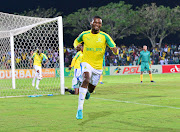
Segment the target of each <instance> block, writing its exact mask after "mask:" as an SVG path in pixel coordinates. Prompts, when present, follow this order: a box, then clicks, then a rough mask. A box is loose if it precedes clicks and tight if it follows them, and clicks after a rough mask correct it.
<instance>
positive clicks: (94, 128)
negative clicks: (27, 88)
mask: <svg viewBox="0 0 180 132" xmlns="http://www.w3.org/2000/svg"><path fill="white" fill-rule="evenodd" d="M153 79H154V80H155V81H156V83H150V81H149V76H148V75H144V81H143V84H140V81H139V75H129V76H104V78H103V82H104V84H103V85H100V84H98V86H97V88H96V93H95V94H92V95H91V98H90V99H89V100H86V101H85V104H84V118H83V120H76V118H75V116H76V112H77V104H78V96H75V95H69V94H66V95H64V96H63V95H56V96H50V97H48V96H43V97H37V98H29V97H21V98H3V99H0V104H1V105H0V132H6V131H8V132H29V131H36V132H42V131H48V132H54V131H57V132H76V131H86V132H105V131H107V132H117V131H120V132H135V131H152V132H160V131H161V132H171V131H172V132H179V131H180V74H160V75H153ZM44 80H45V79H44ZM71 80H72V78H70V77H67V78H65V81H66V86H68V87H70V86H71ZM22 81H23V82H24V80H22ZM29 83H31V81H29ZM40 83H42V82H40ZM19 85H20V80H19ZM49 85H50V83H49ZM42 86H43V85H42V84H41V87H42ZM44 87H46V86H44ZM9 92H10V91H8V92H7V93H9ZM123 101H128V102H123ZM153 105H154V106H153Z"/></svg>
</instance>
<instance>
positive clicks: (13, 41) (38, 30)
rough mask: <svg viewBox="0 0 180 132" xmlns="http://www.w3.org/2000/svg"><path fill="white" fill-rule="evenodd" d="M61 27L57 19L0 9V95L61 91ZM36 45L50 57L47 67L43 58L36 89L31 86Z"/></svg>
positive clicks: (41, 93) (62, 59) (62, 83)
mask: <svg viewBox="0 0 180 132" xmlns="http://www.w3.org/2000/svg"><path fill="white" fill-rule="evenodd" d="M60 26H62V24H61V25H60V24H59V18H52V19H50V18H48V19H47V18H33V17H25V16H19V15H11V14H7V13H1V12H0V97H5V96H20V95H44V94H60V93H62V91H61V86H63V85H64V82H62V81H63V80H61V81H60V70H59V69H60V67H61V69H62V68H63V67H64V63H63V61H64V58H63V53H61V52H63V49H62V48H63V44H61V46H60V38H62V37H60V36H62V32H59V30H60ZM61 42H62V41H61ZM12 46H13V47H12ZM37 48H41V49H42V52H43V53H44V54H45V55H46V56H47V57H48V60H49V62H48V64H47V65H46V66H45V65H44V64H45V60H44V59H43V61H42V76H43V79H42V80H41V81H40V83H39V90H37V89H35V87H33V86H32V80H33V78H34V76H35V70H34V69H33V68H31V67H30V59H31V57H32V55H33V53H34V52H36V50H37ZM12 50H14V51H12ZM13 53H14V55H13ZM60 56H61V57H60ZM60 58H61V59H60ZM12 61H14V63H13V62H12ZM60 62H61V63H60ZM60 64H62V65H63V66H61V65H60ZM13 65H14V68H15V70H14V71H13ZM13 73H14V74H13ZM61 74H64V72H62V73H61ZM13 76H14V77H15V81H13V79H12V78H13ZM61 76H62V75H61ZM13 82H14V83H15V86H14V87H13Z"/></svg>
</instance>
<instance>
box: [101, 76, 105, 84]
mask: <svg viewBox="0 0 180 132" xmlns="http://www.w3.org/2000/svg"><path fill="white" fill-rule="evenodd" d="M102 79H103V75H101V76H100V84H104V83H103V82H102Z"/></svg>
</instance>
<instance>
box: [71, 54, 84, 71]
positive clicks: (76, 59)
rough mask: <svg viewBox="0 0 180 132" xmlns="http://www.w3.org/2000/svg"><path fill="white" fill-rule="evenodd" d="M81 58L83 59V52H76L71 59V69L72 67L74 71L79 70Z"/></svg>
mask: <svg viewBox="0 0 180 132" xmlns="http://www.w3.org/2000/svg"><path fill="white" fill-rule="evenodd" d="M82 58H83V52H82V51H79V52H77V53H76V55H75V56H74V58H73V59H72V62H71V67H73V66H74V69H80V63H81V61H82Z"/></svg>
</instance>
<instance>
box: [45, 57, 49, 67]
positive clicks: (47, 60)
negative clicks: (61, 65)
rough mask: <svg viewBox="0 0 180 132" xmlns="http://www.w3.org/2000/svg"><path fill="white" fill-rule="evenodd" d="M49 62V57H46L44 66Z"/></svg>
mask: <svg viewBox="0 0 180 132" xmlns="http://www.w3.org/2000/svg"><path fill="white" fill-rule="evenodd" d="M48 62H49V59H48V58H47V59H46V63H45V64H44V66H45V67H46V65H47V63H48Z"/></svg>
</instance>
